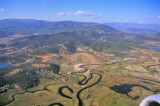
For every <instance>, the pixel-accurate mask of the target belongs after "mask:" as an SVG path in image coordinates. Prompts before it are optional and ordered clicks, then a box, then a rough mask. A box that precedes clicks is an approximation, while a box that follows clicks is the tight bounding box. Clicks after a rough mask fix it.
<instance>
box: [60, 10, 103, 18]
mask: <svg viewBox="0 0 160 106" xmlns="http://www.w3.org/2000/svg"><path fill="white" fill-rule="evenodd" d="M57 15H75V16H88V17H92V18H95V17H100V16H102V15H101V14H95V13H89V12H85V11H77V12H67V13H64V12H60V13H57Z"/></svg>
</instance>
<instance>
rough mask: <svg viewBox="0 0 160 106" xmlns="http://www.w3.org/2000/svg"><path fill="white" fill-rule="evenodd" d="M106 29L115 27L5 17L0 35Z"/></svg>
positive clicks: (1, 22) (109, 30) (111, 30)
mask: <svg viewBox="0 0 160 106" xmlns="http://www.w3.org/2000/svg"><path fill="white" fill-rule="evenodd" d="M101 28H103V29H105V31H108V32H113V31H116V30H115V29H113V28H111V27H109V26H107V25H101V24H96V23H85V22H74V21H60V22H49V21H43V20H33V19H5V20H0V37H6V36H12V35H15V34H20V35H26V34H44V33H56V32H62V31H74V30H79V29H83V30H87V29H97V30H98V29H101Z"/></svg>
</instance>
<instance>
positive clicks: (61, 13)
mask: <svg viewBox="0 0 160 106" xmlns="http://www.w3.org/2000/svg"><path fill="white" fill-rule="evenodd" d="M57 15H65V13H63V12H60V13H57Z"/></svg>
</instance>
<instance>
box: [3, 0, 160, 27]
mask: <svg viewBox="0 0 160 106" xmlns="http://www.w3.org/2000/svg"><path fill="white" fill-rule="evenodd" d="M12 18H16V19H38V20H48V21H68V20H70V21H80V22H96V23H108V22H119V23H158V24H160V0H0V20H2V19H12Z"/></svg>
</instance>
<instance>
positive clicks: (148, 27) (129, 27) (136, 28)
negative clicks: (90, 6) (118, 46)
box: [105, 23, 160, 34]
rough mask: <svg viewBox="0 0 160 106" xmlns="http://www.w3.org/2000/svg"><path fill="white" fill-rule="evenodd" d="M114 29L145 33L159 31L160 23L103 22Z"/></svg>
mask: <svg viewBox="0 0 160 106" xmlns="http://www.w3.org/2000/svg"><path fill="white" fill-rule="evenodd" d="M105 25H109V26H111V27H113V28H115V29H118V30H120V31H123V32H128V33H134V34H147V33H156V32H160V24H145V23H144V24H143V23H141V24H138V23H105Z"/></svg>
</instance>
